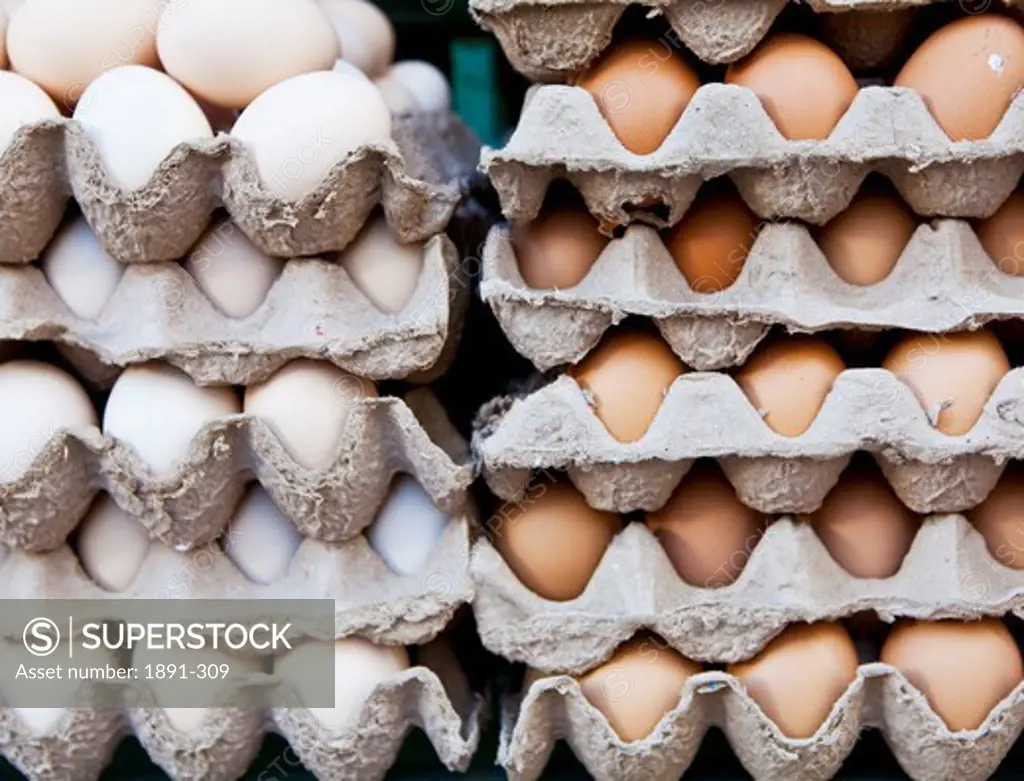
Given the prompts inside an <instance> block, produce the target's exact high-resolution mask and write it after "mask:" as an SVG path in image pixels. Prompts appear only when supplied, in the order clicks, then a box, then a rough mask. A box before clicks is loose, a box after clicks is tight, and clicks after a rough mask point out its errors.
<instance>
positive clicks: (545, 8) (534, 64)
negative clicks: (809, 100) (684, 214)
mask: <svg viewBox="0 0 1024 781" xmlns="http://www.w3.org/2000/svg"><path fill="white" fill-rule="evenodd" d="M930 2H931V0H807V2H806V4H807V5H809V6H810V7H811V8H812V9H813V10H814V11H816V12H819V13H826V14H829V16H830V17H832V18H830V19H829V20H828V24H829V25H831V26H832V28H833V30H835V32H834V36H833V37H834V38H835V39H836V40H835V41H834V42H833V45H834V46H836V48H838V49H840V50H841V52H842V54H843V55H844V58H845V59H848V60H850V61H852V62H854V63H857V64H858V65H859V66H864V67H877V66H879V65H883V64H886V63H888V62H889V60H890V59H891V58H892V57H893V56H894V55H895V54H897V53H898V51H899V47H900V44H901V43H902V41H903V38H904V34H905V33H906V31H907V28H908V26H909V24H910V23H911V21H912V17H911V16H910V14H909V11H911V10H912V9H913V8H914V7H916V6H922V5H928V4H929V3H930ZM787 4H788V3H787V0H730V1H729V2H723V1H722V0H712V1H711V2H709V1H708V0H642V1H641V2H639V3H636V2H633V0H470V4H469V10H470V12H471V14H472V15H473V18H474V19H475V20H476V22H477V23H478V24H479V25H480V26H481V27H483V28H484V29H485V30H487V31H488V32H490V33H492V34H494V36H495V37H496V38H497V39H498V43H499V44H500V45H501V48H502V51H504V53H505V57H506V58H507V59H508V60H509V62H510V63H511V64H512V67H513V68H515V69H516V70H517V71H518V72H519V73H521V74H523V75H524V76H526V77H527V78H528V79H530V80H531V81H538V82H557V81H566V80H567V79H569V78H571V77H572V76H573V75H574V74H576V73H579V72H580V71H582V70H584V69H585V68H586V67H587V66H588V65H590V64H591V63H592V62H593V61H594V60H596V59H597V58H598V57H599V56H600V55H601V53H602V52H603V51H604V50H605V49H606V48H607V46H608V44H609V43H610V42H611V40H612V37H613V33H614V29H615V26H616V24H618V22H619V20H620V19H621V18H622V15H623V13H625V11H626V9H627V8H630V7H632V6H634V5H640V6H642V7H643V8H645V9H647V11H648V13H649V14H658V15H661V16H664V17H665V20H666V21H667V22H668V24H669V25H670V26H671V28H672V34H671V35H665V36H663V37H662V38H661V42H660V43H657V42H656V43H654V44H652V51H653V52H655V53H656V54H657V55H658V56H659V57H663V56H664V55H663V54H662V52H663V51H664V52H667V51H668V50H669V47H673V48H677V49H678V48H682V47H685V48H686V49H688V50H690V51H691V52H693V53H694V54H695V55H696V56H697V58H698V59H700V60H702V61H704V62H707V63H713V64H716V63H727V62H735V61H736V60H738V59H740V58H741V57H743V56H745V55H746V54H748V53H750V52H751V51H752V50H753V49H754V47H755V46H756V45H757V44H758V43H759V42H760V41H761V39H762V38H764V36H765V35H766V34H767V33H768V31H769V30H770V29H771V26H772V23H773V22H774V21H775V18H776V17H777V16H778V15H779V14H780V13H781V12H782V10H783V9H784V8H785V7H786V5H787ZM1017 4H1018V3H1017V1H1016V0H1004V2H1003V3H1002V5H1006V6H1016V5H1017ZM986 10H987V6H986ZM864 11H886V12H888V13H886V14H885V15H884V16H882V17H881V18H879V17H874V18H871V17H868V18H864V14H863V13H858V12H864ZM901 11H902V12H904V13H900V12H901ZM969 12H970V11H969ZM836 28H838V29H836ZM830 32H832V30H830Z"/></svg>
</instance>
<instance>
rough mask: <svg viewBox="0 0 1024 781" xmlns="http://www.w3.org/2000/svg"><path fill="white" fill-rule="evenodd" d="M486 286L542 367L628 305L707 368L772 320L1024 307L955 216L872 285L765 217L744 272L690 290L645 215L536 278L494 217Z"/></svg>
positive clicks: (952, 315)
mask: <svg viewBox="0 0 1024 781" xmlns="http://www.w3.org/2000/svg"><path fill="white" fill-rule="evenodd" d="M724 262H728V261H724ZM480 292H481V295H482V297H483V298H484V300H485V301H486V302H487V303H488V304H489V305H490V306H491V309H493V310H494V314H495V316H496V317H497V319H498V322H499V323H500V324H501V327H502V330H503V331H504V332H505V335H506V336H507V337H508V339H509V341H510V342H511V343H512V345H513V346H514V347H515V348H516V350H517V351H518V352H520V353H521V354H522V355H524V356H526V357H527V358H528V359H529V360H530V361H532V362H533V364H534V366H536V367H537V368H538V369H540V370H541V371H546V370H548V369H551V368H553V367H555V366H562V365H565V364H570V363H576V362H577V361H579V360H580V359H581V358H583V357H584V356H585V355H586V354H587V353H588V352H590V350H591V349H593V348H594V347H595V346H596V345H597V344H598V342H600V340H601V337H602V336H603V335H604V333H605V331H606V330H608V328H610V327H611V326H613V325H616V324H618V323H619V322H621V321H622V320H624V319H625V318H626V317H629V316H639V317H646V318H650V319H651V320H653V321H654V323H655V324H656V325H657V327H658V330H659V331H660V332H661V335H662V337H663V338H664V339H665V341H667V342H668V344H669V345H670V346H671V347H672V350H673V351H674V352H675V353H676V355H678V356H679V357H680V358H681V359H682V360H683V362H684V363H686V364H687V365H688V366H690V367H692V368H694V369H697V370H700V371H710V370H714V369H724V368H728V367H731V366H737V365H740V364H742V363H743V362H744V361H745V360H746V359H747V357H748V356H749V355H750V353H751V352H753V350H754V348H755V347H757V345H758V344H759V343H760V342H761V340H762V339H763V338H764V337H765V336H767V334H768V332H769V330H770V329H771V328H772V326H783V327H785V328H786V329H788V330H789V331H792V332H800V333H814V332H817V331H828V330H833V329H837V328H839V329H871V330H882V329H895V328H902V329H908V330H911V331H920V332H931V333H942V332H948V331H952V330H957V329H972V328H977V327H978V326H980V325H983V324H985V323H987V322H990V321H993V320H1003V319H1011V318H1020V317H1022V316H1024V277H1014V276H1011V275H1009V274H1006V273H1004V272H1003V271H1001V270H1000V268H999V266H998V265H997V262H996V261H995V260H993V259H992V258H991V257H990V256H989V255H988V254H987V253H986V252H985V250H984V249H983V248H982V246H981V243H980V242H979V241H978V238H977V236H976V235H975V233H974V231H973V230H972V229H971V227H970V226H969V225H968V224H967V223H965V222H961V221H956V220H942V221H938V222H936V223H935V224H934V225H920V226H918V228H917V230H916V232H915V233H914V236H913V237H912V238H911V240H910V242H909V243H908V244H907V246H906V248H905V249H904V250H903V253H902V254H901V256H900V258H899V260H898V261H897V263H896V265H895V267H894V268H893V270H892V272H891V273H890V274H889V276H887V277H886V278H885V279H884V280H882V281H881V282H878V283H877V284H874V285H868V286H858V285H852V284H849V283H847V282H844V281H843V280H842V279H840V278H839V276H838V275H837V274H836V273H835V271H833V270H832V268H831V267H830V266H829V264H828V261H827V260H826V259H825V256H824V255H823V254H822V252H821V250H820V249H819V248H818V245H817V244H816V243H815V241H814V239H813V238H812V236H811V233H810V232H809V231H808V229H807V228H806V227H804V226H803V225H799V224H795V223H769V224H765V225H764V226H763V227H762V229H761V231H760V233H759V234H758V236H757V239H756V240H755V241H754V243H753V245H752V247H751V250H750V254H749V256H748V257H747V259H746V263H745V264H744V266H743V270H742V272H741V273H740V275H739V278H738V279H737V280H736V281H735V282H734V283H733V284H732V285H731V286H730V287H729V288H727V289H726V290H724V291H721V292H718V293H697V292H694V291H693V290H692V289H691V288H690V286H689V285H688V284H687V282H686V279H685V278H684V277H683V275H682V273H681V272H680V271H679V269H678V267H677V266H676V264H675V262H674V261H673V259H672V256H671V255H670V254H669V252H668V250H667V249H666V248H665V245H664V243H663V242H662V240H661V238H660V237H659V235H658V233H657V231H655V230H654V229H653V228H650V227H648V226H646V225H631V226H630V227H628V228H627V229H626V231H625V233H624V235H623V236H622V238H619V239H612V240H611V241H610V242H609V244H608V246H607V247H606V248H605V250H604V252H602V253H601V255H600V257H599V258H598V259H597V262H596V263H595V264H594V266H593V267H592V269H591V271H590V273H589V274H588V275H587V276H586V278H585V279H584V280H583V281H582V282H580V283H579V284H578V285H576V286H574V287H570V288H561V289H549V290H539V289H534V288H530V287H529V286H528V285H527V284H526V283H525V282H524V281H523V278H522V275H521V274H520V271H519V263H518V261H517V260H516V255H515V250H514V248H513V244H512V241H511V240H510V238H509V231H508V228H507V227H505V226H494V227H493V228H492V229H491V232H490V234H489V236H488V240H487V244H486V245H485V250H484V264H483V280H482V282H481V284H480ZM552 333H557V334H558V339H554V340H553V339H551V338H550V334H552Z"/></svg>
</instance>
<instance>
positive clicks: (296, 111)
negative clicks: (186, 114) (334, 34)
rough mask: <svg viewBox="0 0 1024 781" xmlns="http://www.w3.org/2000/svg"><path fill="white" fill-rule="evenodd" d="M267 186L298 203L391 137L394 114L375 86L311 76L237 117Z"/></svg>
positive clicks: (284, 85)
mask: <svg viewBox="0 0 1024 781" xmlns="http://www.w3.org/2000/svg"><path fill="white" fill-rule="evenodd" d="M231 135H232V136H234V137H235V138H237V139H238V140H239V141H241V142H243V143H244V144H245V145H246V146H247V147H248V149H249V151H250V153H251V154H252V156H253V159H254V161H255V163H256V171H257V173H258V174H259V178H260V181H261V182H262V183H263V186H264V187H266V188H267V189H268V190H270V191H271V192H272V193H273V194H274V195H276V196H277V197H279V198H283V199H285V200H290V201H298V200H299V199H301V198H302V197H303V196H304V195H308V194H309V193H311V192H312V191H313V190H315V189H316V188H317V186H318V185H319V184H320V183H321V182H322V181H323V179H324V177H325V176H327V174H328V172H329V171H330V170H331V169H332V168H333V167H334V166H335V165H336V164H338V163H340V162H341V161H342V160H344V159H345V158H346V157H348V156H349V154H350V153H351V152H353V151H355V150H356V149H358V148H359V147H361V146H364V145H365V144H370V143H374V142H382V141H386V140H387V139H389V138H390V137H391V112H389V111H388V107H387V105H386V104H385V103H384V98H383V97H382V96H381V94H380V90H378V89H377V88H376V87H375V86H374V85H373V84H371V83H369V82H367V81H365V80H363V79H359V78H356V77H354V76H347V75H345V74H343V73H336V72H334V71H320V72H317V73H306V74H304V75H302V76H296V77H294V78H291V79H288V80H287V81H282V82H280V83H279V84H275V85H274V86H273V87H271V88H270V89H268V90H267V91H266V92H264V93H263V94H262V95H260V96H259V97H258V98H256V100H254V101H253V102H252V103H251V104H249V107H248V108H246V109H245V111H243V112H242V114H241V116H239V117H238V121H237V122H236V123H235V126H234V127H233V128H232V129H231Z"/></svg>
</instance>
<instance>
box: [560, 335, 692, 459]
mask: <svg viewBox="0 0 1024 781" xmlns="http://www.w3.org/2000/svg"><path fill="white" fill-rule="evenodd" d="M685 371H686V366H684V365H683V362H682V361H680V360H679V359H678V358H677V357H676V355H675V353H673V352H672V350H671V349H669V346H668V345H667V344H665V342H664V341H662V340H661V339H659V338H658V337H656V336H652V335H650V334H646V333H637V332H633V331H617V332H615V333H612V334H610V335H606V336H605V338H604V339H602V340H601V343H600V344H599V345H598V346H597V347H595V348H594V351H593V352H591V353H590V355H588V356H587V357H586V358H584V359H583V360H582V361H581V362H580V363H579V364H578V365H576V366H573V367H571V368H570V369H569V375H570V376H571V377H575V378H576V382H578V383H579V384H580V387H582V388H583V389H584V390H585V391H586V392H587V393H588V394H589V395H590V400H591V404H592V405H593V407H594V413H595V414H596V415H597V418H598V420H600V421H601V422H602V423H604V425H605V428H607V429H608V433H609V434H611V435H612V436H613V437H614V438H615V439H617V440H618V441H619V442H635V441H637V440H638V439H640V438H641V437H643V435H644V434H645V433H647V429H648V428H649V427H650V425H651V423H652V422H654V418H655V416H656V415H657V414H658V410H659V409H661V402H662V401H664V400H665V394H666V393H668V389H669V386H671V385H672V383H673V382H675V380H676V378H677V377H678V376H679V375H680V374H682V373H683V372H685Z"/></svg>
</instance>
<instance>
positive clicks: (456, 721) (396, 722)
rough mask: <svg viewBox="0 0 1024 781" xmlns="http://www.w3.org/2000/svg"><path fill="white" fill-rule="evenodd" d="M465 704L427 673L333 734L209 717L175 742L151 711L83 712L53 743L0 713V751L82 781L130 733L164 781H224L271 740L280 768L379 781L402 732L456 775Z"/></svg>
mask: <svg viewBox="0 0 1024 781" xmlns="http://www.w3.org/2000/svg"><path fill="white" fill-rule="evenodd" d="M458 674H459V675H462V672H461V671H458ZM267 677H268V678H269V677H270V676H267ZM471 697H472V700H471V701H467V702H453V701H452V700H451V699H450V697H449V695H448V693H447V691H446V690H445V686H444V684H443V683H442V682H441V680H440V679H439V678H438V676H437V675H436V674H435V673H434V672H433V671H431V670H429V669H427V668H426V667H413V668H410V669H409V670H406V671H405V672H403V673H402V674H401V675H399V676H397V677H396V678H395V679H393V680H390V681H387V682H386V683H384V684H382V685H381V686H380V687H378V689H377V690H376V691H375V692H374V694H373V695H371V697H370V698H369V700H368V701H367V702H366V704H365V705H364V706H363V709H362V711H361V714H360V716H359V720H358V722H357V723H356V724H355V725H354V726H352V727H350V728H349V729H347V730H345V731H343V732H338V733H336V734H335V733H325V732H323V731H321V730H320V729H319V725H318V723H317V722H316V719H315V717H314V716H313V715H312V714H311V713H310V712H309V711H308V710H306V709H304V708H293V709H292V708H274V709H266V710H264V709H256V708H217V709H211V710H209V711H207V714H206V718H205V721H204V722H203V723H202V724H201V725H200V726H199V728H198V729H197V730H196V731H194V732H188V733H183V732H181V731H179V730H178V729H176V728H175V727H174V726H172V725H171V724H170V722H168V720H167V717H166V715H165V713H164V711H163V710H162V709H160V708H156V707H153V708H131V709H126V710H115V709H90V708H87V707H83V708H75V709H69V710H68V711H66V712H65V714H64V722H63V724H62V725H61V726H60V727H59V728H58V729H57V730H56V731H55V732H54V733H52V734H48V735H45V736H40V735H36V734H34V733H32V732H31V731H30V730H29V729H28V728H27V727H26V726H25V725H24V724H23V722H21V720H20V719H19V717H18V715H17V714H16V713H15V712H14V711H12V710H11V709H8V708H0V751H2V753H3V755H4V756H5V757H6V758H7V759H8V760H9V761H10V762H12V763H13V764H14V765H15V766H16V767H17V768H18V769H19V770H20V771H21V772H22V773H24V774H25V776H26V777H27V778H28V779H30V781H67V779H75V781H92V780H93V779H97V778H99V776H100V774H101V773H102V771H103V769H104V767H105V766H106V765H107V764H108V763H109V761H110V758H111V757H112V756H113V754H114V751H115V749H116V748H117V746H118V744H119V743H120V742H121V740H122V739H123V738H124V736H125V735H127V734H132V733H134V734H135V736H136V737H137V738H138V739H139V742H140V743H141V744H142V746H143V748H144V749H145V750H146V752H147V753H148V754H149V756H150V759H151V760H152V761H153V762H154V763H155V764H157V765H158V766H159V767H160V768H161V769H162V770H163V771H164V772H165V773H167V775H168V776H169V777H170V778H172V779H174V781H234V780H235V779H236V778H239V777H241V776H242V775H243V774H244V773H245V772H246V770H247V769H248V768H249V767H250V765H251V764H252V762H253V760H254V759H255V758H256V755H257V754H258V752H259V749H260V745H261V743H262V741H263V736H264V734H265V733H266V732H268V731H275V732H279V733H280V734H281V735H283V736H284V737H285V739H287V740H288V742H289V744H290V746H291V751H292V754H291V756H290V757H289V756H288V755H287V754H286V755H283V756H282V757H280V758H279V759H280V760H281V761H282V763H283V764H284V765H286V766H295V765H297V764H298V762H299V761H301V762H302V764H304V765H305V766H306V767H307V768H308V769H309V770H310V771H312V772H313V773H314V774H315V775H316V776H317V777H318V778H321V779H331V781H333V779H349V778H351V779H360V781H362V779H378V778H383V777H384V775H385V773H386V771H387V769H388V768H389V767H390V766H391V765H392V764H393V763H394V760H395V757H396V756H397V754H398V751H399V749H400V748H401V745H402V742H403V741H404V739H405V736H406V735H407V734H408V732H409V731H410V729H411V728H412V727H420V728H421V729H422V730H423V731H424V732H425V733H426V735H427V737H428V738H429V740H430V742H431V743H432V744H433V746H434V748H435V750H436V751H437V754H438V757H439V758H440V759H441V762H442V763H443V764H444V765H445V766H446V767H447V768H449V769H450V770H453V771H462V770H465V769H466V768H467V767H468V765H469V762H470V760H471V759H472V756H473V754H474V753H475V752H476V748H477V745H478V744H479V740H480V733H481V731H482V728H483V724H484V721H485V719H486V715H487V707H486V702H485V700H484V698H483V697H482V696H481V695H479V694H472V695H471ZM296 757H297V759H296Z"/></svg>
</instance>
